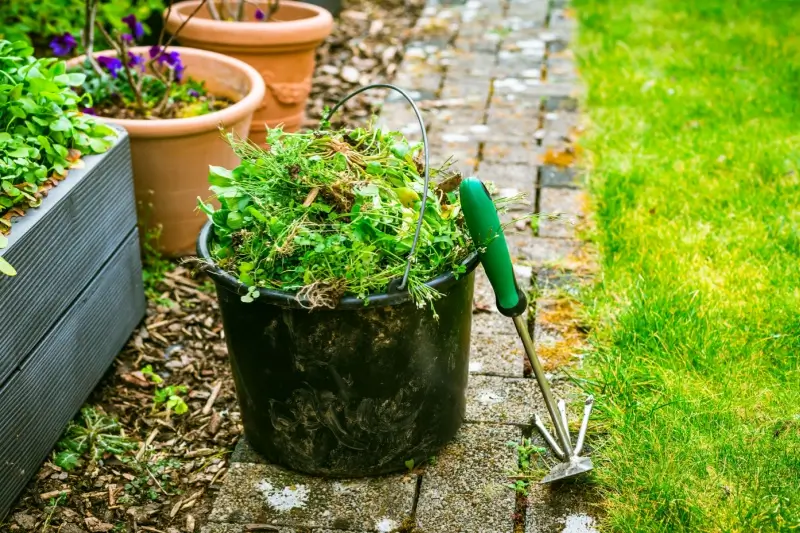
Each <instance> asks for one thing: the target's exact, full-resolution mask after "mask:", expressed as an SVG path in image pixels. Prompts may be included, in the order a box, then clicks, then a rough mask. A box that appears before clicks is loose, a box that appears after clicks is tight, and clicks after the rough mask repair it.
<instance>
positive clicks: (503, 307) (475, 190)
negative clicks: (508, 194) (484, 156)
mask: <svg viewBox="0 0 800 533" xmlns="http://www.w3.org/2000/svg"><path fill="white" fill-rule="evenodd" d="M460 194H461V210H462V212H463V213H464V220H466V222H467V229H469V234H470V235H471V236H472V241H473V242H474V243H475V246H476V247H477V248H478V255H479V256H480V259H481V263H482V264H483V269H484V270H485V271H486V276H487V277H488V278H489V282H490V283H491V284H492V289H494V294H495V297H496V298H497V308H498V310H499V311H500V312H501V313H503V314H504V315H506V316H519V315H521V314H522V313H524V312H525V308H526V307H527V305H528V302H527V300H526V298H525V294H524V293H523V292H522V291H521V290H519V287H518V286H517V279H516V277H515V276H514V267H513V265H512V264H511V255H510V254H509V253H508V245H507V244H506V237H505V235H503V228H502V226H501V225H500V217H498V216H497V209H496V208H495V206H494V202H493V201H492V197H491V196H490V195H489V191H487V190H486V187H485V186H484V185H483V182H481V181H480V180H479V179H478V178H466V179H464V180H463V181H462V182H461V187H460Z"/></svg>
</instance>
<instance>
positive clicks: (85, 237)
mask: <svg viewBox="0 0 800 533" xmlns="http://www.w3.org/2000/svg"><path fill="white" fill-rule="evenodd" d="M85 163H86V166H85V168H83V169H76V170H72V171H70V173H69V175H68V177H67V178H66V179H65V180H64V181H63V182H61V183H60V184H59V185H58V187H55V188H54V189H52V190H51V191H50V193H49V194H48V196H47V198H45V200H44V201H43V202H42V205H41V206H40V207H39V208H37V209H31V210H29V211H28V212H27V214H26V215H25V216H24V217H22V218H19V219H17V220H15V222H14V225H13V227H12V232H11V235H10V236H9V245H8V247H7V248H5V249H4V250H0V256H2V257H4V258H5V259H7V260H8V261H9V262H10V263H11V264H12V265H13V266H14V267H15V268H16V270H17V272H18V274H17V276H16V277H5V276H0V313H2V320H0V519H2V517H3V516H4V515H5V514H6V513H7V512H8V510H9V508H10V506H11V505H12V504H13V503H14V501H15V499H16V498H17V496H18V494H19V492H20V491H21V490H22V489H23V488H24V487H25V484H26V483H27V482H28V479H29V478H30V477H31V476H32V475H33V474H34V473H35V472H36V470H37V468H38V466H39V464H40V463H41V462H42V460H44V459H45V458H46V457H47V454H48V453H49V452H50V450H51V448H52V447H53V445H54V444H55V442H56V441H57V440H58V438H59V436H60V435H61V432H62V431H63V429H64V427H65V426H66V424H67V422H69V420H70V419H71V418H72V417H73V416H74V415H75V414H76V413H77V411H78V409H79V408H80V407H81V405H82V404H83V402H84V401H85V400H86V398H87V396H88V395H89V393H90V392H91V391H92V389H93V388H94V387H95V385H96V384H97V383H98V381H99V380H100V378H101V377H102V376H103V374H104V373H105V371H106V370H107V369H108V367H109V366H110V364H111V362H112V361H113V360H114V357H115V356H116V355H117V353H119V351H120V349H121V348H122V347H123V345H124V344H125V342H126V340H127V339H128V337H129V336H130V334H131V332H132V331H133V329H134V328H135V327H136V325H137V324H138V322H139V321H140V320H141V318H142V317H143V316H144V311H145V299H144V291H143V287H142V266H141V260H140V257H139V237H138V232H137V229H136V206H135V201H134V195H133V178H132V170H131V158H130V145H129V142H128V137H127V134H126V133H125V132H124V130H119V139H118V141H117V142H116V144H115V145H114V146H113V147H112V148H111V150H109V151H108V152H107V153H105V154H103V155H97V156H88V157H86V158H85Z"/></svg>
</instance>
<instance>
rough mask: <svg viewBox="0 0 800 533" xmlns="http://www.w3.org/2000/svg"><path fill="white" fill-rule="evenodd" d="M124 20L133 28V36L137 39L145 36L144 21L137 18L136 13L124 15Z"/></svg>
mask: <svg viewBox="0 0 800 533" xmlns="http://www.w3.org/2000/svg"><path fill="white" fill-rule="evenodd" d="M122 22H124V23H125V24H127V25H128V28H130V30H131V34H133V38H134V39H136V40H137V41H138V40H139V39H141V38H142V37H144V27H143V26H142V23H141V22H139V21H138V20H136V15H134V14H133V13H131V14H130V15H128V16H127V17H122Z"/></svg>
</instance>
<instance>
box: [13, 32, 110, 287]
mask: <svg viewBox="0 0 800 533" xmlns="http://www.w3.org/2000/svg"><path fill="white" fill-rule="evenodd" d="M32 52H33V51H32V49H31V48H30V47H29V46H28V45H27V44H25V43H24V42H17V43H10V42H8V41H0V80H1V81H0V235H2V234H4V233H8V231H9V229H10V228H11V217H12V216H15V215H16V216H19V215H22V214H24V210H25V209H26V208H28V207H36V206H38V205H39V204H40V203H41V201H42V198H43V197H44V195H45V194H46V193H47V191H48V190H49V189H50V188H51V187H53V186H54V185H55V184H56V183H57V182H58V181H59V180H61V179H64V178H65V177H66V175H67V171H68V170H69V169H70V168H74V167H76V166H80V165H81V164H82V163H81V161H80V157H81V155H83V154H97V153H101V152H105V151H106V150H108V148H109V147H110V146H111V143H112V140H111V138H110V137H111V136H113V135H114V130H112V129H111V128H109V127H108V126H105V125H103V124H101V123H99V122H96V121H95V120H94V119H92V118H91V117H89V116H87V115H85V114H83V113H81V112H80V111H79V108H80V107H82V106H84V105H86V104H87V103H89V104H90V100H88V99H87V98H86V97H80V96H78V95H77V94H75V92H74V91H73V90H72V87H74V86H77V85H80V84H81V83H83V81H84V76H82V75H80V74H67V67H66V64H65V63H64V62H63V61H59V60H57V59H54V58H48V59H34V58H33V57H32V56H31V54H32ZM3 244H4V243H2V242H0V246H1V245H3ZM0 263H3V261H2V260H0ZM0 271H2V272H3V273H5V274H13V269H10V268H8V267H7V265H6V268H4V269H0Z"/></svg>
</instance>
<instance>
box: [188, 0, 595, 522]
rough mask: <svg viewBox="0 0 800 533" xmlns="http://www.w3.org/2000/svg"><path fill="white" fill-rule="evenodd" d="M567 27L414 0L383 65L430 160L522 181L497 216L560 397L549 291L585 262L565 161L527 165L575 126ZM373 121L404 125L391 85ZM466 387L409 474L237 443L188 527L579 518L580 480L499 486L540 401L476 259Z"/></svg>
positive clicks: (563, 342) (554, 15) (578, 203)
mask: <svg viewBox="0 0 800 533" xmlns="http://www.w3.org/2000/svg"><path fill="white" fill-rule="evenodd" d="M573 26H574V21H573V20H572V19H571V18H570V16H569V11H568V9H567V8H566V7H565V4H564V2H563V1H560V0H480V1H478V0H469V1H466V2H464V1H463V0H462V1H460V2H459V1H458V0H454V1H446V0H438V1H437V0H429V2H428V5H427V7H426V8H425V11H424V12H423V16H422V17H421V18H420V19H419V21H418V23H417V27H416V28H415V29H414V32H415V36H416V40H415V41H413V42H412V43H411V44H410V45H409V47H408V49H407V51H406V56H405V60H404V62H403V65H402V66H401V68H400V71H399V73H398V76H397V78H396V79H395V83H396V84H397V85H399V86H400V87H402V88H404V89H407V90H410V91H411V92H412V93H413V96H414V98H415V99H416V100H417V102H418V103H419V105H420V107H421V108H422V109H423V114H424V118H425V121H426V126H427V132H428V136H429V140H430V143H431V146H430V152H431V159H432V161H433V163H437V162H439V163H441V162H442V161H444V160H445V159H447V158H448V157H450V156H453V157H454V158H455V159H456V160H457V163H456V167H458V168H459V169H461V170H462V171H463V172H464V173H465V174H466V175H470V174H476V175H478V176H479V177H480V178H482V179H483V180H485V181H491V182H493V183H494V184H495V187H496V190H497V194H498V195H499V196H512V195H514V194H517V193H524V194H525V200H523V201H520V202H518V203H517V204H515V205H513V206H512V208H511V209H510V212H509V213H507V214H506V215H505V216H506V217H507V219H508V218H511V219H516V222H514V223H512V224H511V225H509V227H508V230H507V237H508V241H509V245H510V247H511V252H512V256H513V257H514V259H515V271H516V273H517V277H518V280H519V282H520V284H521V285H522V286H523V287H524V288H525V289H526V290H528V291H529V292H530V293H531V294H532V295H534V298H533V299H532V302H533V303H532V305H531V306H530V309H529V315H530V316H529V323H530V324H531V331H532V333H533V335H534V341H535V344H536V348H537V350H538V353H539V356H540V357H541V358H542V359H543V360H544V365H545V368H546V369H547V370H549V371H552V381H553V383H554V389H555V392H556V394H557V395H560V396H566V397H570V396H572V397H574V396H575V395H574V392H573V391H572V389H571V388H569V387H568V386H567V385H566V383H565V380H564V379H563V376H562V374H561V373H560V372H558V367H559V366H560V365H563V364H565V363H569V362H570V359H573V358H575V357H576V356H577V353H579V351H580V342H581V340H580V334H579V333H578V332H577V331H576V327H575V325H574V324H573V322H574V319H573V318H571V317H570V315H569V309H568V308H565V304H564V303H563V302H564V300H563V299H561V298H559V297H558V296H559V294H563V291H569V290H570V288H572V287H574V284H575V282H576V280H578V279H580V277H581V275H582V274H583V273H584V272H585V270H586V258H585V256H584V255H585V254H583V252H582V248H581V245H580V242H579V241H578V240H577V239H576V227H578V226H579V225H580V224H581V223H582V215H581V213H582V208H583V197H582V191H581V190H580V188H579V183H578V181H577V177H576V176H575V174H574V173H573V171H571V170H570V169H569V168H562V167H560V166H553V165H547V164H542V155H543V154H544V153H545V152H546V151H547V150H550V151H551V152H553V153H555V154H559V153H562V152H563V151H564V150H567V151H568V150H569V143H570V141H571V139H570V135H571V132H572V130H573V129H574V128H575V127H576V126H577V125H578V114H577V110H576V107H577V106H576V99H575V91H576V83H577V77H576V73H575V68H574V64H573V58H572V55H571V53H570V51H569V47H568V45H569V39H570V37H571V35H572V32H573V29H574V28H573ZM381 122H382V123H384V124H385V125H387V126H390V127H392V128H393V129H400V130H401V131H403V132H404V133H405V134H407V135H408V136H409V137H412V138H413V137H416V138H419V132H418V131H417V130H418V126H417V123H416V120H415V118H414V115H413V112H412V111H411V110H410V109H409V107H408V105H407V104H406V103H405V102H404V101H402V100H400V99H399V98H397V97H396V96H395V95H390V96H389V97H388V98H387V101H386V103H385V105H384V107H383V110H382V113H381ZM546 159H547V158H545V160H546ZM532 214H541V215H542V216H540V217H539V218H538V219H536V217H531V216H530V215H532ZM556 214H557V215H558V216H545V215H556ZM526 216H527V222H530V220H531V219H532V218H533V220H537V222H534V223H533V224H528V223H526V220H525V217H526ZM520 219H521V220H520ZM531 226H532V227H531ZM567 307H568V306H567ZM467 394H468V404H467V412H466V422H465V424H464V426H463V428H462V429H461V431H460V433H459V434H458V435H457V436H456V438H455V440H454V441H453V442H452V443H451V444H450V445H448V446H447V447H446V448H445V449H444V450H443V451H442V452H441V454H439V455H438V457H437V458H436V461H435V463H434V464H431V465H426V466H424V467H421V468H417V469H415V470H414V472H413V473H407V474H400V475H395V476H388V477H383V478H379V479H366V480H352V481H341V480H339V481H331V480H323V479H319V478H313V477H307V476H300V475H297V474H294V473H290V472H287V471H285V470H282V469H280V468H277V467H275V466H272V465H269V464H265V463H264V461H263V460H262V459H260V458H259V457H258V456H257V455H255V454H254V453H253V452H252V451H251V450H250V449H249V447H248V445H247V443H246V442H245V441H242V442H240V444H239V446H238V448H237V450H236V452H235V453H234V455H233V457H232V459H231V463H232V464H231V469H230V471H229V473H228V475H227V479H226V481H225V483H224V485H223V487H222V489H221V490H220V494H219V496H218V497H217V499H216V501H215V504H214V510H213V512H212V514H211V516H210V519H209V523H208V525H207V526H205V527H204V529H203V533H240V532H243V531H258V530H261V531H277V532H279V533H301V532H313V533H334V532H336V533H366V532H387V533H388V532H392V531H397V530H398V529H400V530H401V531H411V530H412V529H411V528H410V527H409V526H413V525H416V527H418V528H419V529H414V530H413V531H422V532H424V533H550V532H561V531H566V532H569V533H588V532H592V531H594V528H593V519H592V518H591V517H590V514H589V510H588V509H589V507H588V504H587V501H586V500H587V495H586V494H582V493H580V485H574V484H573V485H567V486H562V487H557V488H552V487H542V486H538V485H534V486H533V487H531V490H530V493H529V495H528V496H522V495H518V494H517V493H515V492H514V491H512V490H510V489H509V488H508V484H509V475H510V474H513V473H514V471H515V470H516V468H517V460H518V459H517V452H516V451H515V450H514V449H513V448H512V447H509V446H508V445H507V443H508V442H509V441H516V442H519V441H520V440H521V439H522V438H523V437H533V438H534V441H537V439H538V437H537V436H535V435H532V428H531V420H532V417H533V414H534V412H536V411H539V412H540V413H541V414H542V415H544V414H545V413H546V411H545V410H544V408H543V405H542V403H541V395H540V393H539V390H538V388H537V387H536V383H535V380H534V379H533V378H532V377H531V376H530V372H529V367H528V363H527V361H526V359H525V356H524V352H523V348H522V343H521V342H520V341H519V339H518V338H517V336H516V334H515V332H514V327H513V323H512V321H511V320H510V319H508V318H505V317H503V316H501V315H500V314H499V313H498V312H497V310H496V308H495V306H494V296H493V293H492V291H491V288H490V286H489V284H488V281H487V280H486V278H485V276H484V275H483V274H482V272H480V271H479V272H478V275H477V278H476V289H475V314H474V315H473V333H472V354H471V362H470V380H469V385H468V391H467ZM253 524H262V525H266V524H269V525H272V526H274V527H273V528H271V529H270V528H263V526H262V529H257V528H254V527H253V526H252V525H253Z"/></svg>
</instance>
